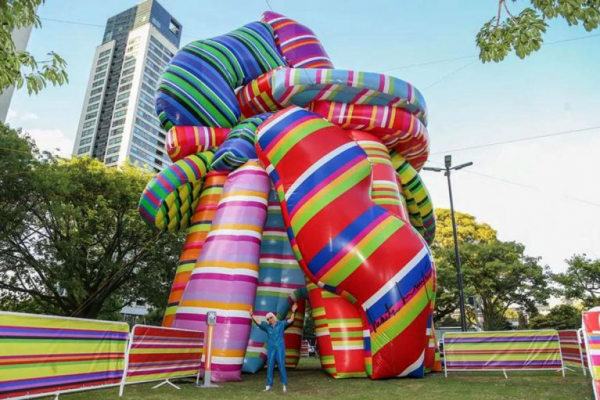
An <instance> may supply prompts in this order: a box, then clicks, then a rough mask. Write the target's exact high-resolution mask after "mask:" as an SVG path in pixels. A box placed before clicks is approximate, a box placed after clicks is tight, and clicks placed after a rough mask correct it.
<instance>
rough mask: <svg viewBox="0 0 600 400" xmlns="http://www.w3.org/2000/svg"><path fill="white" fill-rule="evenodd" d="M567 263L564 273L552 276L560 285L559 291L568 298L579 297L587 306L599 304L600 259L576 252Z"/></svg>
mask: <svg viewBox="0 0 600 400" xmlns="http://www.w3.org/2000/svg"><path fill="white" fill-rule="evenodd" d="M567 264H568V267H567V271H566V272H565V273H562V274H555V275H554V276H553V278H554V281H555V282H557V283H558V284H560V285H561V288H560V289H559V293H560V294H562V295H563V296H565V297H566V298H569V299H580V300H582V301H583V302H584V305H585V306H587V307H596V306H598V305H600V259H595V260H592V259H591V258H588V257H587V256H586V255H585V254H576V255H574V256H573V257H571V258H570V259H569V260H567Z"/></svg>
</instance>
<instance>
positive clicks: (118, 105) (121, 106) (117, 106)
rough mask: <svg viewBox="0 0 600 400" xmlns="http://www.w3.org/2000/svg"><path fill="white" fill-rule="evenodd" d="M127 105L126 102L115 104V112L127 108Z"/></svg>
mask: <svg viewBox="0 0 600 400" xmlns="http://www.w3.org/2000/svg"><path fill="white" fill-rule="evenodd" d="M127 103H129V101H128V100H126V101H122V102H120V103H117V105H116V106H115V110H118V109H119V108H123V107H127Z"/></svg>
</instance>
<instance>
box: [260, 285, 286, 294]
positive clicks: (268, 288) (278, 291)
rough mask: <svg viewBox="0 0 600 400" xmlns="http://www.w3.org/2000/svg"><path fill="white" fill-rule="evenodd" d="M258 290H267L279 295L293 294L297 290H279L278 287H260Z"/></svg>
mask: <svg viewBox="0 0 600 400" xmlns="http://www.w3.org/2000/svg"><path fill="white" fill-rule="evenodd" d="M256 290H266V291H268V292H277V293H291V292H293V291H294V290H295V289H290V288H278V287H273V286H259V287H258V288H257V289H256Z"/></svg>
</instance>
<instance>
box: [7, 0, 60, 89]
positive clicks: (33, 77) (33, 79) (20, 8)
mask: <svg viewBox="0 0 600 400" xmlns="http://www.w3.org/2000/svg"><path fill="white" fill-rule="evenodd" d="M43 3H44V0H0V93H2V92H3V91H4V89H6V88H8V87H11V86H16V87H17V88H20V87H22V86H23V85H25V86H26V87H27V92H28V93H29V94H32V93H38V92H39V91H41V90H42V89H43V88H45V87H46V85H47V84H48V83H52V84H53V85H62V84H64V83H66V82H68V75H67V71H66V66H67V63H66V61H65V60H63V59H62V58H61V57H60V56H59V55H58V54H56V53H54V52H53V51H50V52H49V53H48V54H47V55H48V58H47V59H45V60H38V59H36V58H35V57H34V56H33V55H32V54H31V53H29V52H28V51H26V50H17V49H16V47H15V43H14V41H13V36H12V35H13V32H14V31H15V30H17V29H20V28H27V27H29V26H32V25H33V27H35V28H39V27H41V26H42V24H41V21H40V18H39V17H38V16H37V14H36V11H37V8H38V7H39V6H40V5H41V4H43Z"/></svg>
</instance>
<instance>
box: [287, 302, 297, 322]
mask: <svg viewBox="0 0 600 400" xmlns="http://www.w3.org/2000/svg"><path fill="white" fill-rule="evenodd" d="M297 309H298V304H296V303H294V304H293V305H292V316H291V317H290V318H289V319H288V320H287V325H288V326H290V325H291V324H293V323H294V318H296V310H297Z"/></svg>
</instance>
